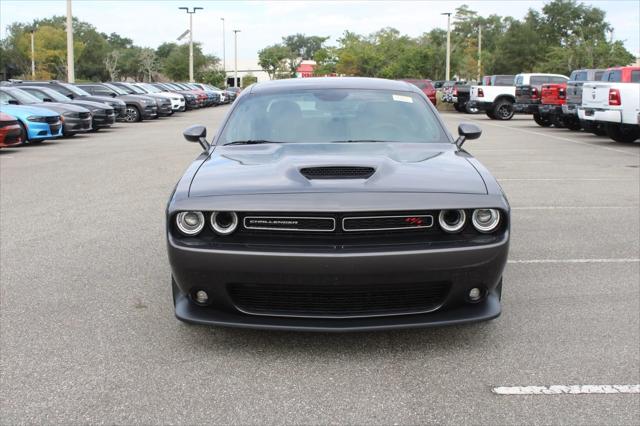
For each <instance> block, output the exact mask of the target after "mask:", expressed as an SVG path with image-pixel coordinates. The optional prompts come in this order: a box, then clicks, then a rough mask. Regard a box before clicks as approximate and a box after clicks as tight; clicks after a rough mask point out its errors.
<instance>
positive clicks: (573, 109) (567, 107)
mask: <svg viewBox="0 0 640 426" xmlns="http://www.w3.org/2000/svg"><path fill="white" fill-rule="evenodd" d="M562 113H563V114H564V115H576V116H577V115H578V106H577V105H576V104H564V105H562Z"/></svg>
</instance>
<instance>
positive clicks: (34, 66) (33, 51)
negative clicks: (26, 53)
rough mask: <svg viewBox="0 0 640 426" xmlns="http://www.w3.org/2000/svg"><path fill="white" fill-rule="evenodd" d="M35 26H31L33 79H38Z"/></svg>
mask: <svg viewBox="0 0 640 426" xmlns="http://www.w3.org/2000/svg"><path fill="white" fill-rule="evenodd" d="M35 32H36V29H35V28H31V79H32V80H35V79H36V42H35Z"/></svg>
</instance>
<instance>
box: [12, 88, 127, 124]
mask: <svg viewBox="0 0 640 426" xmlns="http://www.w3.org/2000/svg"><path fill="white" fill-rule="evenodd" d="M10 84H11V85H12V86H15V87H20V86H21V85H25V86H41V87H48V88H50V89H53V90H55V91H56V92H58V93H62V94H63V95H64V96H66V97H68V98H69V99H72V100H81V101H91V102H99V103H103V104H107V105H109V106H110V107H111V108H113V112H114V113H115V115H116V118H123V117H124V114H125V109H126V104H125V103H124V102H122V101H121V100H119V99H113V97H111V96H99V95H91V94H90V93H89V92H87V91H85V90H82V89H81V88H79V87H78V86H76V85H74V84H69V83H65V82H62V81H58V80H49V81H31V80H11V82H10Z"/></svg>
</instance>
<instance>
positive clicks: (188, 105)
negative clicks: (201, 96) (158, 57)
mask: <svg viewBox="0 0 640 426" xmlns="http://www.w3.org/2000/svg"><path fill="white" fill-rule="evenodd" d="M151 84H152V85H153V86H155V87H157V88H158V89H160V90H164V91H167V92H174V93H179V94H180V95H182V96H184V101H185V110H192V109H197V108H200V104H199V103H198V97H197V96H196V95H195V94H193V93H191V92H190V91H188V90H183V89H181V88H179V87H177V86H174V85H172V84H170V83H151Z"/></svg>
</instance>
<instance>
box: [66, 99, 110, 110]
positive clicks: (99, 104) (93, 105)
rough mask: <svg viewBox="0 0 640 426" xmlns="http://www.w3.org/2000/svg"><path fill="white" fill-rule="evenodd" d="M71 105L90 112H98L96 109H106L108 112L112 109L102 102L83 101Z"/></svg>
mask: <svg viewBox="0 0 640 426" xmlns="http://www.w3.org/2000/svg"><path fill="white" fill-rule="evenodd" d="M73 105H77V106H80V107H83V108H88V109H90V110H98V109H106V110H110V109H113V107H112V106H111V105H109V104H105V103H102V102H92V101H85V100H76V101H73Z"/></svg>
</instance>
